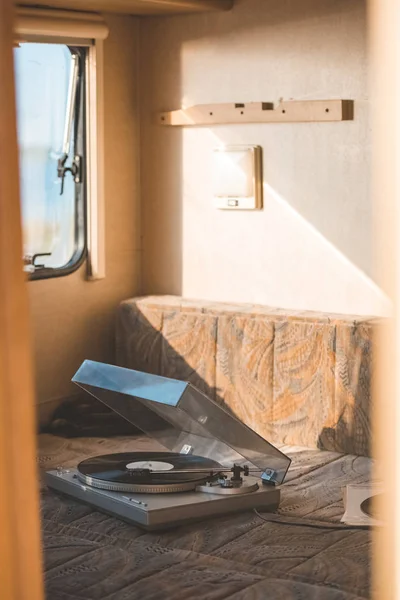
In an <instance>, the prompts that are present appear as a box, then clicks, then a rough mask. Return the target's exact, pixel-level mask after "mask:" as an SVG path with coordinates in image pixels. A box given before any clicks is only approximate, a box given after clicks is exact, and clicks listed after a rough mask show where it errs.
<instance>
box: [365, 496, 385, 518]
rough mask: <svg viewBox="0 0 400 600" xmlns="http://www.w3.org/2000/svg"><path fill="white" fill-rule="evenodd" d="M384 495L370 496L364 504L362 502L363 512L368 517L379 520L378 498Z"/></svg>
mask: <svg viewBox="0 0 400 600" xmlns="http://www.w3.org/2000/svg"><path fill="white" fill-rule="evenodd" d="M380 496H382V494H375V495H374V496H370V497H369V498H367V499H366V500H364V501H363V502H361V506H360V508H361V510H362V511H363V513H365V514H366V515H367V516H368V517H372V518H373V519H379V516H378V510H377V506H376V498H379V497H380Z"/></svg>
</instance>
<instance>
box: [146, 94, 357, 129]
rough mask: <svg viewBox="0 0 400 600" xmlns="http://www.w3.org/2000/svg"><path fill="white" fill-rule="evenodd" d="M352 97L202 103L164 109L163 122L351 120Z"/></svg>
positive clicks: (209, 123)
mask: <svg viewBox="0 0 400 600" xmlns="http://www.w3.org/2000/svg"><path fill="white" fill-rule="evenodd" d="M353 104H354V103H353V101H352V100H288V101H283V102H281V103H280V104H279V105H278V106H277V107H276V108H274V105H273V104H272V103H271V102H251V103H249V104H241V103H238V104H203V105H199V106H192V107H191V108H186V109H180V110H174V111H172V112H162V113H159V114H158V115H157V122H158V123H159V124H160V125H169V126H171V125H172V126H181V127H183V126H195V127H196V126H201V125H234V124H238V123H311V122H317V121H321V122H332V121H350V120H352V119H353Z"/></svg>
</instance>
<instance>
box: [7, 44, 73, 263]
mask: <svg viewBox="0 0 400 600" xmlns="http://www.w3.org/2000/svg"><path fill="white" fill-rule="evenodd" d="M71 69H72V53H71V50H70V49H69V48H68V46H65V45H61V44H36V43H24V44H21V45H20V46H19V47H18V48H16V49H15V74H16V97H17V128H18V142H19V151H20V187H21V201H22V225H23V241H24V248H23V252H24V257H25V258H27V257H29V256H30V257H32V256H33V255H35V254H49V256H42V257H38V258H37V259H36V260H35V263H36V264H39V265H43V266H44V267H49V268H52V269H60V268H62V267H65V266H66V265H68V264H69V263H70V261H71V260H72V259H73V257H74V255H75V254H76V243H77V220H78V218H79V215H78V214H77V210H78V204H77V189H76V187H77V186H76V183H75V182H74V178H73V177H72V175H71V173H70V172H68V173H66V175H65V178H64V189H63V193H62V194H60V192H61V179H60V177H59V176H58V172H57V166H58V160H59V159H60V158H61V157H62V155H63V138H64V128H65V122H66V112H67V106H68V93H69V81H70V76H71ZM76 105H77V106H78V102H76ZM76 114H77V113H75V115H74V121H75V116H76ZM74 125H75V124H74V122H73V126H72V129H71V131H72V133H71V145H70V156H69V159H68V161H67V163H66V166H71V164H70V163H71V160H72V158H73V156H74V154H75V151H76V149H75V139H74V138H75V136H76V128H75V126H74ZM31 270H32V269H31Z"/></svg>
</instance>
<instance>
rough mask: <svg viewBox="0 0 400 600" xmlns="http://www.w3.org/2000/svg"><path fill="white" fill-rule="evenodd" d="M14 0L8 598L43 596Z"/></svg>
mask: <svg viewBox="0 0 400 600" xmlns="http://www.w3.org/2000/svg"><path fill="white" fill-rule="evenodd" d="M12 19H13V8H12V1H11V0H2V2H0V81H1V92H0V473H1V479H2V481H1V485H0V532H1V533H0V565H1V566H0V598H2V599H4V600H40V599H41V598H42V597H43V588H42V575H41V551H40V526H39V504H38V492H37V475H36V465H35V427H34V396H33V369H32V355H31V346H30V336H29V317H28V298H27V289H26V283H25V277H24V274H23V271H22V258H21V257H22V243H21V242H22V237H21V222H20V206H19V175H18V153H17V140H16V117H15V101H14V77H13V57H12V47H13V35H12Z"/></svg>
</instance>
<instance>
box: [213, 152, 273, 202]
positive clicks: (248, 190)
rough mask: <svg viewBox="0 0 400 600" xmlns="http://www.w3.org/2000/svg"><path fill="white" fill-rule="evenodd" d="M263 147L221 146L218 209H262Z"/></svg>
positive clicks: (216, 172)
mask: <svg viewBox="0 0 400 600" xmlns="http://www.w3.org/2000/svg"><path fill="white" fill-rule="evenodd" d="M262 183H263V181H262V149H261V146H221V147H219V148H216V149H215V151H214V173H213V191H214V200H215V205H216V207H217V208H221V209H226V210H260V209H261V208H262V201H263V194H262V189H263V188H262Z"/></svg>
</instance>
